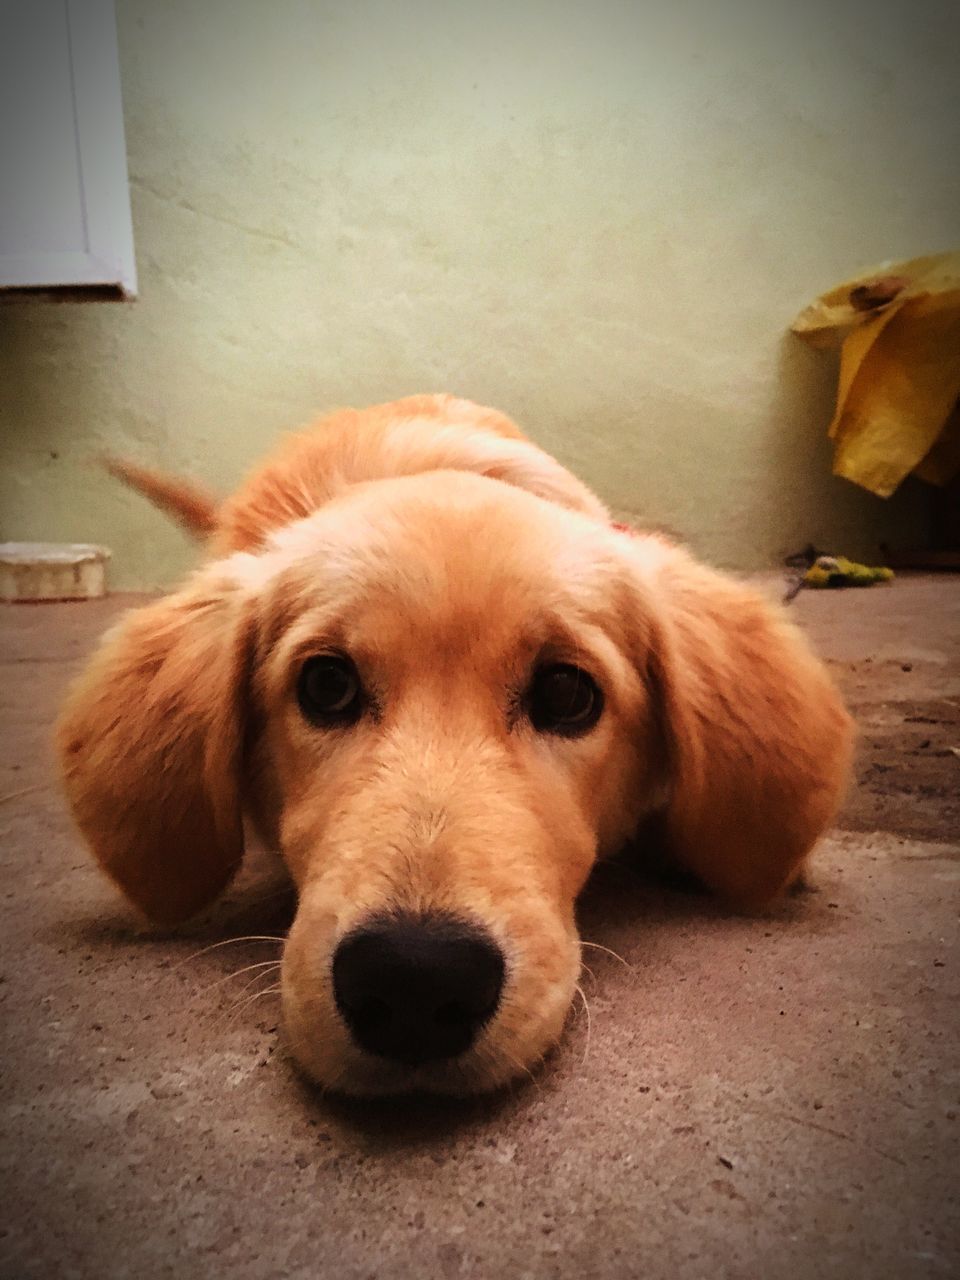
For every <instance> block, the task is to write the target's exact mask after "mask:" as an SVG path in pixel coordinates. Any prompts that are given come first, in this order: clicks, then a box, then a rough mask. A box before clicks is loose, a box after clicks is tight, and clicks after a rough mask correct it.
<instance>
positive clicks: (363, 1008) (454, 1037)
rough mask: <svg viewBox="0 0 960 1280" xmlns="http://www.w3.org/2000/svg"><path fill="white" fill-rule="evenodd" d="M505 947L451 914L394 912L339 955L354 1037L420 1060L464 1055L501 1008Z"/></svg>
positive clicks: (377, 1050)
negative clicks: (500, 946)
mask: <svg viewBox="0 0 960 1280" xmlns="http://www.w3.org/2000/svg"><path fill="white" fill-rule="evenodd" d="M503 977H504V962H503V955H502V953H501V951H500V948H499V947H498V946H497V945H496V944H495V943H494V942H493V940H492V939H491V938H489V937H488V936H487V934H486V933H484V932H483V930H481V929H480V928H478V927H477V926H476V925H473V924H470V923H469V922H467V921H465V920H460V919H458V918H456V917H454V916H449V915H439V914H436V915H421V916H413V915H410V916H391V917H389V918H384V919H383V920H377V921H373V922H371V923H370V924H368V925H367V926H365V927H364V928H362V929H359V930H357V931H355V932H354V933H351V934H349V935H348V936H347V937H346V938H344V940H343V941H342V942H341V943H340V945H339V946H338V947H337V949H336V952H335V953H334V957H333V989H334V995H335V998H336V1002H337V1007H338V1009H339V1010H340V1014H341V1016H342V1018H343V1020H344V1022H345V1023H346V1024H347V1026H348V1027H349V1029H350V1032H351V1035H352V1036H353V1038H354V1040H355V1041H356V1042H357V1044H359V1045H360V1046H361V1048H363V1049H366V1050H367V1052H369V1053H374V1054H377V1055H379V1056H380V1057H384V1058H392V1059H394V1060H395V1061H398V1062H403V1063H406V1064H408V1065H414V1064H417V1063H422V1062H432V1061H438V1060H440V1059H443V1058H453V1057H456V1056H457V1054H460V1053H463V1052H465V1051H466V1050H467V1049H468V1048H469V1047H470V1045H471V1044H472V1043H473V1041H474V1039H475V1038H476V1035H477V1033H478V1031H479V1030H480V1028H481V1027H482V1026H483V1025H484V1023H486V1022H487V1021H489V1019H490V1018H491V1017H492V1016H493V1014H494V1013H495V1012H496V1008H497V1004H498V1003H499V1000H500V992H501V988H502V986H503Z"/></svg>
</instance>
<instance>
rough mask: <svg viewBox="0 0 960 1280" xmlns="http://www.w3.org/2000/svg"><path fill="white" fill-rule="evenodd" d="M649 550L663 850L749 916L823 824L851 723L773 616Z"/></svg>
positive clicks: (747, 595) (727, 581) (803, 647)
mask: <svg viewBox="0 0 960 1280" xmlns="http://www.w3.org/2000/svg"><path fill="white" fill-rule="evenodd" d="M653 545H654V554H653V556H652V557H651V559H652V562H653V563H652V566H651V565H650V564H648V565H646V566H644V567H643V568H642V569H641V577H642V578H643V579H644V580H645V583H646V592H645V594H646V596H647V600H648V607H649V608H650V609H651V610H652V612H653V614H654V618H653V628H652V639H651V642H650V644H651V647H650V651H649V653H648V669H649V671H650V673H651V679H652V683H653V684H654V686H655V687H656V688H657V689H658V690H659V700H660V706H661V714H662V720H663V729H664V738H665V741H666V744H667V752H668V758H669V773H670V777H669V793H668V794H669V798H668V801H667V807H666V810H665V813H664V815H663V817H664V820H665V827H666V835H667V840H668V844H669V849H670V851H671V853H672V855H673V856H674V857H675V858H676V860H677V862H678V863H679V864H680V865H681V866H683V867H685V868H686V869H687V870H689V871H692V872H693V873H694V874H695V875H696V876H697V877H698V878H699V879H700V880H701V881H702V882H703V883H704V884H705V885H706V886H707V887H709V888H712V889H714V890H716V891H717V892H719V893H720V894H722V895H723V896H724V897H726V898H727V899H729V900H730V901H732V902H734V903H737V904H739V905H742V906H757V905H761V904H762V903H764V902H766V901H768V900H769V899H771V898H773V897H774V896H775V895H776V894H777V893H778V892H779V891H780V890H781V889H783V888H785V887H786V886H788V885H789V884H790V883H792V881H793V880H794V879H795V878H796V877H797V875H798V874H799V872H800V870H801V868H802V865H803V861H804V858H805V857H806V855H807V854H808V853H809V851H810V849H811V848H812V847H813V845H814V843H815V842H816V840H817V838H818V837H819V836H820V835H821V833H822V832H823V831H824V830H825V828H826V827H827V826H828V825H829V824H830V822H831V821H832V820H833V818H834V817H835V815H836V812H837V809H838V808H839V805H840V803H841V801H842V799H843V795H844V792H845V789H846V786H847V781H848V774H849V769H850V760H851V755H852V742H853V731H852V723H851V720H850V717H849V716H848V714H847V712H846V710H845V708H844V706H843V703H842V701H841V699H840V696H839V694H838V692H837V690H836V688H835V687H834V684H833V682H832V680H831V678H830V676H829V675H828V673H827V671H826V670H825V668H824V667H823V665H822V664H821V663H820V662H819V661H818V659H817V658H816V657H815V656H814V654H813V653H812V652H811V650H810V648H809V647H808V645H807V643H806V641H805V639H804V638H803V636H802V635H801V634H800V632H799V631H798V630H797V629H796V628H795V627H794V626H793V625H792V623H791V622H790V621H789V620H788V619H787V617H786V616H785V614H784V613H783V611H782V610H781V609H780V608H779V607H778V606H775V605H773V604H771V603H768V602H767V601H766V600H764V599H763V598H762V597H761V596H760V595H759V594H758V593H757V592H755V591H753V590H751V589H750V588H748V587H746V586H744V585H743V584H742V583H739V582H736V581H735V580H733V579H731V578H727V577H724V576H723V575H721V574H719V573H716V572H714V571H713V570H710V569H707V568H705V567H704V566H702V565H699V564H697V563H696V562H695V561H693V560H692V559H691V558H690V557H689V556H688V555H687V554H686V553H685V552H683V551H680V550H679V549H675V548H668V547H666V546H665V545H664V544H659V543H654V544H653ZM639 558H640V560H641V562H642V559H643V555H642V551H641V552H640V553H639Z"/></svg>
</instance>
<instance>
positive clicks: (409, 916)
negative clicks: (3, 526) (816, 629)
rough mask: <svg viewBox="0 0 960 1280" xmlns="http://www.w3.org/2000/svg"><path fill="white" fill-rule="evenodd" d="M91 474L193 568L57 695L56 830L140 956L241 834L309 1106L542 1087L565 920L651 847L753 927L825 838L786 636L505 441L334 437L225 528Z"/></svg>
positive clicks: (457, 429)
mask: <svg viewBox="0 0 960 1280" xmlns="http://www.w3.org/2000/svg"><path fill="white" fill-rule="evenodd" d="M114 470H115V471H116V472H117V473H118V474H120V475H122V476H124V477H125V478H126V479H127V480H128V481H129V482H130V483H132V484H133V485H134V486H135V487H137V488H139V489H141V490H142V491H143V492H144V493H146V494H147V496H149V497H151V498H152V499H153V500H154V501H155V502H157V503H158V504H159V505H160V506H162V507H164V508H165V509H166V510H167V511H168V512H170V513H172V514H174V515H175V516H177V517H178V518H179V519H180V520H181V521H182V522H183V523H184V524H185V525H186V526H187V527H188V528H189V529H191V530H192V531H193V532H194V533H196V534H197V535H198V536H200V537H202V538H203V539H205V541H206V549H207V555H206V558H205V562H204V563H203V565H202V567H200V568H199V569H198V570H197V571H196V572H194V574H193V575H192V576H191V577H190V578H189V579H188V580H187V581H186V583H185V584H184V585H183V586H182V587H181V588H180V589H179V590H177V591H175V592H173V593H172V594H170V595H167V596H166V597H164V598H162V599H159V600H158V601H156V602H155V603H151V604H148V605H146V606H145V607H141V608H138V609H136V610H134V611H133V612H132V613H130V614H129V615H128V616H127V617H126V618H124V619H123V620H122V621H121V622H120V623H119V624H118V625H117V626H116V627H115V628H114V629H113V630H112V631H111V632H110V633H109V634H108V635H107V636H106V638H105V639H104V640H103V641H102V644H101V646H100V649H99V651H98V652H97V653H96V654H95V656H94V657H93V659H92V661H91V663H90V665H89V667H88V669H87V670H86V671H85V673H83V674H82V675H81V677H80V679H79V680H78V682H77V683H76V685H75V686H74V688H73V689H72V691H71V693H70V695H69V697H68V700H67V703H66V706H65V709H64V711H63V713H62V717H61V719H60V722H59V725H58V729H57V741H58V750H59V757H60V760H61V764H62V772H63V779H64V784H65V789H66V793H67V796H68V798H69V802H70V805H71V808H72V811H73V814H74V816H75V819H76V822H77V824H78V825H79V828H80V830H81V831H82V833H83V835H84V836H85V837H86V840H87V841H88V843H89V845H90V848H91V850H92V852H93V854H94V856H95V858H96V859H97V861H98V862H99V864H100V866H101V867H102V868H103V869H104V870H105V871H106V873H107V875H108V876H109V877H110V878H111V879H112V880H113V881H114V882H115V884H116V885H118V886H119V888H120V889H121V890H122V891H123V893H124V894H125V895H126V897H127V898H128V899H129V900H130V901H131V902H132V903H133V904H134V905H135V906H136V907H137V908H139V910H140V911H141V912H142V913H143V914H144V915H145V916H147V917H148V918H149V919H150V920H151V921H154V922H157V923H159V924H161V925H167V926H169V925H173V924H176V923H178V922H180V921H183V920H186V919H188V918H189V917H191V916H193V915H194V914H195V913H197V912H198V911H200V910H201V909H202V908H204V907H205V906H207V905H208V904H209V903H211V902H212V901H213V900H214V899H215V898H216V897H217V895H218V894H219V893H220V892H221V891H222V890H223V889H224V887H225V886H226V885H227V884H228V883H229V881H230V879H231V877H232V876H233V875H234V873H235V872H236V870H237V868H238V866H239V864H240V860H241V856H242V852H243V831H244V817H245V816H246V817H247V818H248V819H249V820H250V821H251V822H252V824H253V826H254V828H255V830H256V831H257V832H258V834H259V836H260V837H261V839H262V840H263V841H264V842H265V843H266V845H268V846H269V847H271V848H275V849H278V850H279V851H280V853H281V855H282V857H283V859H284V861H285V863H286V866H287V868H288V869H289V872H290V875H291V877H292V879H293V882H294V884H295V886H296V890H297V910H296V915H295V919H294V922H293V925H292V927H291V930H290V933H289V937H288V938H287V941H286V944H285V948H284V953H283V961H282V973H281V989H282V1003H283V1018H284V1026H285V1032H286V1036H287V1039H288V1041H289V1045H290V1048H291V1051H292V1054H293V1056H294V1057H295V1059H296V1061H297V1063H298V1064H299V1066H300V1067H301V1068H302V1070H303V1071H304V1072H305V1073H306V1075H307V1076H308V1077H310V1078H312V1080H314V1081H315V1082H317V1083H319V1084H320V1085H321V1086H323V1087H325V1088H327V1089H329V1090H333V1091H337V1092H341V1093H346V1094H355V1095H374V1094H395V1093H401V1092H406V1091H418V1092H419V1091H427V1092H436V1093H447V1094H469V1093H476V1092H482V1091H486V1090H491V1089H495V1088H497V1087H498V1086H501V1085H504V1084H506V1083H508V1082H509V1081H511V1080H512V1079H514V1078H515V1077H518V1076H519V1075H521V1074H523V1073H524V1072H526V1071H528V1070H529V1069H530V1068H532V1067H534V1066H535V1065H536V1064H537V1063H538V1062H539V1061H540V1060H541V1059H542V1058H543V1056H544V1055H545V1054H546V1053H547V1052H548V1050H550V1048H551V1047H552V1046H553V1045H555V1043H556V1042H557V1041H558V1039H559V1038H560V1036H561V1032H562V1029H563V1026H564V1022H565V1020H566V1017H567V1014H568V1012H569V1010H570V1007H571V1002H572V998H573V993H574V990H575V984H576V980H577V977H578V974H579V971H580V945H579V940H578V935H577V930H576V925H575V918H574V905H575V902H576V899H577V896H578V894H579V892H580V890H581V889H582V888H583V885H584V883H585V881H586V880H587V877H588V876H589V874H590V871H591V868H592V867H593V866H594V864H595V863H596V862H597V860H598V859H602V858H606V857H608V856H609V855H611V854H614V853H615V852H617V851H618V850H619V849H620V848H621V847H622V846H624V845H625V844H626V843H627V842H629V841H630V840H631V838H632V837H634V836H635V834H636V832H637V831H638V830H639V829H640V828H641V827H642V826H643V825H644V823H645V822H647V821H648V820H653V821H655V822H657V823H658V824H659V826H660V827H661V829H662V830H663V832H664V834H665V839H666V841H667V844H668V848H669V850H670V854H671V857H672V859H673V860H674V861H675V863H676V865H677V867H678V868H681V869H683V870H685V871H686V872H688V873H692V875H693V876H695V877H696V878H697V879H698V880H699V881H700V882H702V884H703V885H704V886H706V887H707V888H708V889H709V890H712V891H713V892H714V893H715V894H718V895H720V896H721V898H722V899H724V900H725V901H726V902H728V903H730V904H731V905H732V906H733V907H735V908H737V909H743V908H747V909H753V908H756V907H759V906H762V905H763V904H765V903H768V902H769V901H771V900H772V899H774V898H775V897H776V896H777V895H778V894H780V893H782V892H783V891H784V890H785V889H786V888H787V887H788V886H790V885H791V884H792V883H793V882H795V881H796V880H797V879H798V877H799V876H800V875H801V873H802V871H803V868H804V864H805V862H806V860H807V858H808V855H809V854H810V852H811V850H812V848H813V846H814V844H815V842H816V841H817V839H818V837H819V836H820V835H821V833H822V832H823V831H824V830H825V828H826V827H827V826H828V825H829V824H830V822H831V821H832V819H833V818H834V816H835V814H836V811H837V809H838V806H839V804H840V801H841V799H842V796H843V793H844V789H845V787H846V783H847V778H848V773H849V767H850V758H851V743H852V729H851V722H850V719H849V717H848V715H847V712H846V711H845V709H844V706H843V704H842V702H841V699H840V697H839V695H838V693H837V691H836V689H835V687H834V685H833V683H832V681H831V679H830V677H829V675H828V674H827V672H826V671H825V669H824V667H823V666H822V665H821V663H820V662H819V661H818V660H817V658H816V657H815V656H814V655H813V653H812V652H811V650H810V649H809V647H808V645H807V643H806V641H805V640H804V639H803V637H802V636H801V634H800V633H799V632H798V631H797V630H796V629H795V628H794V627H793V626H792V625H791V623H790V622H789V621H788V620H787V618H786V616H785V614H784V613H783V612H782V611H781V609H780V608H779V607H777V606H774V605H772V604H770V603H768V602H767V601H766V600H765V599H763V598H762V597H761V596H760V595H758V594H757V593H756V592H755V591H754V590H752V589H751V588H750V587H748V586H746V585H743V584H742V583H740V582H738V581H736V580H734V579H733V578H730V577H727V576H725V575H723V574H721V573H718V572H716V571H714V570H713V569H710V568H708V567H706V566H704V565H702V564H700V563H698V562H697V561H696V560H695V559H694V558H693V557H692V556H691V555H690V554H689V553H688V552H687V551H686V550H685V549H684V548H683V547H682V546H680V545H678V544H676V543H675V542H674V541H672V540H670V539H668V538H666V537H664V536H662V535H659V534H653V533H643V532H630V531H627V530H624V529H623V527H622V526H615V525H614V524H613V522H612V520H611V517H610V514H609V512H608V511H607V509H606V508H605V507H604V505H603V503H602V502H601V501H600V500H599V498H597V497H596V496H595V495H594V494H593V493H592V492H591V491H590V490H589V489H588V488H587V487H586V486H585V485H583V484H582V483H581V482H580V481H579V480H578V479H576V478H575V477H574V476H573V475H571V474H570V473H569V472H568V471H567V470H565V469H564V468H563V467H562V466H561V465H560V464H559V463H558V462H557V461H555V460H554V459H553V458H551V457H550V456H548V455H547V454H546V453H544V452H543V451H542V450H540V449H539V448H537V447H536V446H535V445H534V444H532V443H531V442H530V441H528V440H527V439H525V437H524V436H523V435H522V433H521V432H520V431H519V430H518V428H517V427H516V426H515V425H514V424H513V423H512V422H511V421H510V420H509V419H508V418H506V417H504V416H503V415H502V414H500V413H498V412H496V411H495V410H492V409H486V408H482V407H480V406H478V405H475V404H472V403H470V402H468V401H465V400H460V399H455V398H453V397H451V396H442V395H438V396H416V397H411V398H409V399H405V400H399V401H396V402H395V403H392V404H386V405H380V406H377V407H375V408H372V409H367V410H363V411H358V410H352V409H350V410H343V411H339V412H335V413H333V414H332V415H330V416H329V417H327V418H326V419H324V420H322V421H321V422H320V423H319V424H318V425H316V426H315V427H314V428H312V429H311V430H309V431H307V432H305V433H303V434H300V435H296V436H293V437H291V438H289V439H288V440H287V441H286V442H285V443H284V444H283V445H282V446H281V447H280V449H279V451H278V452H277V453H276V454H275V455H274V456H272V457H270V458H268V459H267V461H266V462H265V463H264V464H263V465H262V466H260V467H259V469H257V470H255V471H254V472H253V473H252V474H251V475H250V476H249V478H248V479H247V480H246V482H245V483H244V484H243V485H242V487H241V488H240V490H239V491H238V492H237V493H236V494H234V496H233V497H231V498H229V499H228V500H227V501H225V502H223V503H222V505H218V504H217V503H216V502H215V501H214V499H212V498H211V497H209V496H208V495H206V494H205V493H203V492H202V491H201V490H198V489H196V488H194V487H192V486H190V485H187V484H186V483H181V482H179V481H175V480H172V479H167V478H166V477H163V476H160V475H158V474H156V473H153V472H148V471H144V470H143V469H141V468H137V467H134V466H132V465H130V464H122V463H118V464H114Z"/></svg>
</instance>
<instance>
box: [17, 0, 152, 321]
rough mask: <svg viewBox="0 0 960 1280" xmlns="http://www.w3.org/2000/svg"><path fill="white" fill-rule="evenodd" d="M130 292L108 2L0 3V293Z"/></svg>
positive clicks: (129, 240)
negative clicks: (80, 289) (65, 289)
mask: <svg viewBox="0 0 960 1280" xmlns="http://www.w3.org/2000/svg"><path fill="white" fill-rule="evenodd" d="M77 286H81V287H83V288H86V289H89V290H90V291H91V292H97V293H99V292H103V293H105V294H106V296H110V294H111V293H112V294H113V296H118V297H124V298H132V297H135V296H136V291H137V277H136V267H135V264H134V257H133V229H132V226H131V221H130V193H129V189H128V184H127V157H126V150H125V147H124V136H123V114H122V105H121V98H120V67H119V56H118V50H117V29H116V17H115V14H114V9H113V0H0V289H7V290H9V289H31V288H36V289H55V288H58V287H73V288H76V287H77Z"/></svg>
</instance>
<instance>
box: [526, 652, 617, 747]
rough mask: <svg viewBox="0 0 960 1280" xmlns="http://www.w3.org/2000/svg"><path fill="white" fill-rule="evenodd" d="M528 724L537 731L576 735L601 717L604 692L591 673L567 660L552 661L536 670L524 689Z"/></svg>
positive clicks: (591, 726) (586, 730) (566, 735)
mask: <svg viewBox="0 0 960 1280" xmlns="http://www.w3.org/2000/svg"><path fill="white" fill-rule="evenodd" d="M527 707H528V714H529V716H530V723H531V724H532V725H533V727H534V728H535V729H536V730H538V732H540V733H557V734H561V735H563V736H564V737H569V738H573V737H577V736H579V735H580V734H582V733H587V732H588V731H589V730H590V729H592V728H593V726H594V725H595V724H596V723H597V721H598V720H599V719H600V713H601V711H602V710H603V694H602V693H601V692H600V687H599V685H598V684H597V682H596V681H595V680H594V679H593V677H592V676H588V675H587V673H586V671H582V670H581V669H580V668H579V667H575V666H573V665H572V664H571V663H568V662H556V663H551V664H550V665H549V666H543V667H540V668H539V669H538V670H537V671H536V672H535V673H534V677H533V680H532V682H531V684H530V688H529V690H528V692H527Z"/></svg>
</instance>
